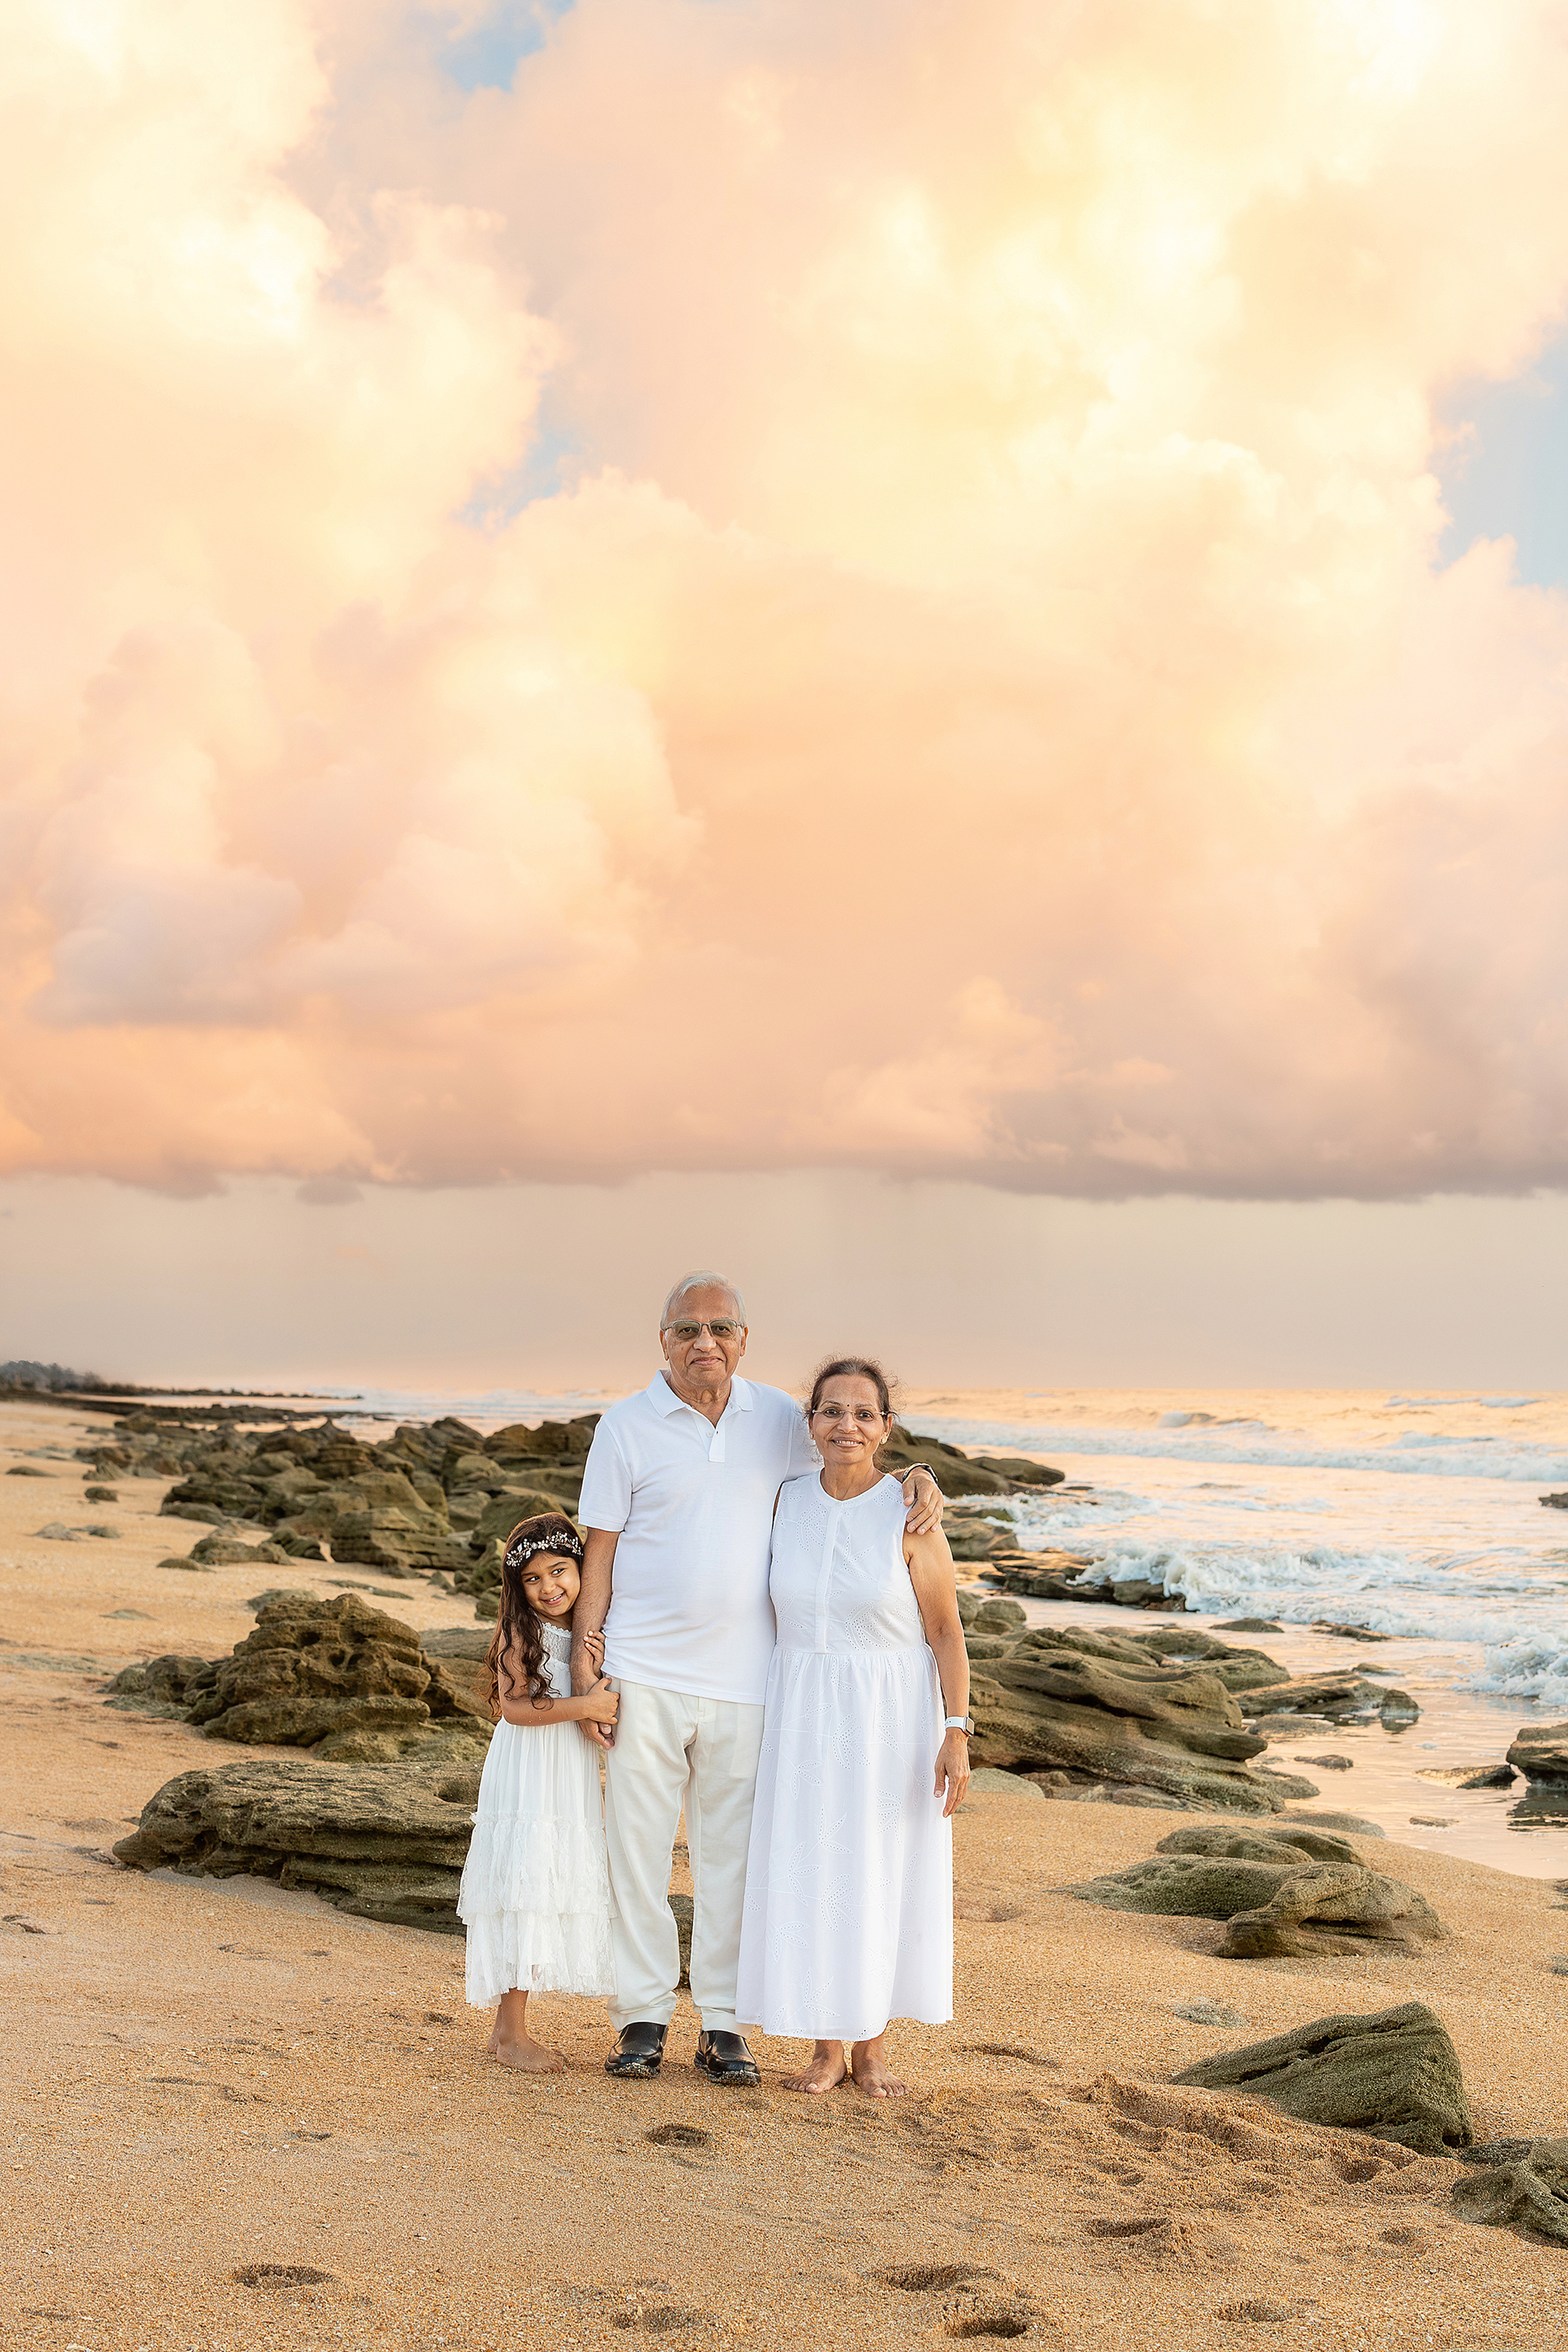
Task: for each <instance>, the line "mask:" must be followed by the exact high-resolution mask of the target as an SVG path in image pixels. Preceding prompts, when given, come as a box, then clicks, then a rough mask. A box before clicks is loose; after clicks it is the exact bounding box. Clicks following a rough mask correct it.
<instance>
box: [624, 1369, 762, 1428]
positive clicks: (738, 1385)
mask: <svg viewBox="0 0 1568 2352" xmlns="http://www.w3.org/2000/svg"><path fill="white" fill-rule="evenodd" d="M643 1393H644V1395H645V1396H646V1397H647V1399H648V1402H649V1403H650V1404H651V1405H652V1406H653V1411H654V1412H657V1413H663V1415H664V1418H665V1420H666V1421H667V1420H668V1419H669V1417H670V1415H671V1413H673V1412H680V1410H681V1407H682V1405H683V1404H685V1398H684V1397H678V1396H677V1395H676V1394H675V1391H674V1389H673V1388H672V1387H671V1386H670V1383H669V1381H667V1380H666V1379H665V1378H664V1373H663V1372H662V1371H659V1372H655V1373H654V1375H653V1379H652V1380H651V1381H649V1383H648V1385H647V1388H646V1389H645V1390H644V1391H643ZM729 1406H733V1408H734V1409H735V1411H736V1412H750V1411H751V1409H752V1388H751V1382H750V1381H743V1380H742V1379H741V1377H740V1374H739V1373H738V1372H737V1374H736V1375H735V1378H734V1379H733V1380H732V1381H731V1382H730V1384H729ZM729 1406H727V1407H726V1411H728V1410H729ZM686 1410H687V1412H695V1410H696V1407H695V1405H687V1406H686Z"/></svg>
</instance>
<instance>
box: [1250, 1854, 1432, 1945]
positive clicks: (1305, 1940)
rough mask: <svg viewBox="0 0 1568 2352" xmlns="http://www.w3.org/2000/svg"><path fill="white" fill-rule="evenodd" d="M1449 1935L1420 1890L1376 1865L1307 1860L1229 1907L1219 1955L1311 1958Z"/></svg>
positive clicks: (1423, 1940)
mask: <svg viewBox="0 0 1568 2352" xmlns="http://www.w3.org/2000/svg"><path fill="white" fill-rule="evenodd" d="M1447 1936H1448V1929H1447V1928H1446V1927H1444V1926H1443V1923H1442V1921H1441V1920H1440V1919H1439V1918H1438V1916H1437V1913H1436V1912H1435V1911H1434V1910H1433V1908H1432V1906H1431V1905H1430V1904H1429V1903H1428V1902H1427V1898H1426V1896H1425V1895H1418V1894H1417V1893H1416V1889H1415V1888H1414V1887H1413V1886H1405V1885H1401V1883H1400V1882H1399V1880H1398V1879H1396V1878H1385V1876H1384V1875H1383V1874H1382V1872H1381V1871H1376V1870H1366V1869H1364V1868H1362V1867H1361V1866H1360V1865H1359V1864H1346V1863H1307V1864H1304V1865H1303V1867H1302V1868H1301V1869H1300V1870H1295V1871H1291V1873H1290V1874H1288V1875H1287V1876H1286V1877H1285V1878H1283V1879H1282V1880H1281V1883H1280V1885H1278V1886H1277V1887H1276V1888H1275V1889H1274V1891H1273V1893H1272V1894H1271V1895H1269V1896H1268V1898H1267V1899H1266V1900H1265V1901H1263V1902H1260V1903H1258V1904H1255V1905H1254V1906H1252V1907H1251V1908H1250V1909H1249V1910H1244V1911H1235V1912H1232V1914H1231V1916H1230V1924H1229V1927H1228V1930H1227V1932H1226V1937H1225V1940H1224V1942H1223V1943H1222V1944H1220V1945H1218V1947H1217V1948H1216V1954H1215V1957H1216V1958H1218V1959H1222V1960H1258V1959H1283V1960H1308V1959H1316V1958H1318V1957H1319V1956H1320V1955H1321V1954H1322V1953H1325V1952H1361V1951H1364V1950H1365V1949H1366V1948H1367V1947H1368V1946H1369V1945H1376V1946H1377V1947H1378V1948H1380V1949H1383V1950H1393V1951H1399V1952H1415V1951H1416V1950H1417V1949H1418V1948H1419V1947H1420V1945H1421V1944H1423V1943H1441V1942H1443V1941H1444V1940H1445V1939H1446V1937H1447Z"/></svg>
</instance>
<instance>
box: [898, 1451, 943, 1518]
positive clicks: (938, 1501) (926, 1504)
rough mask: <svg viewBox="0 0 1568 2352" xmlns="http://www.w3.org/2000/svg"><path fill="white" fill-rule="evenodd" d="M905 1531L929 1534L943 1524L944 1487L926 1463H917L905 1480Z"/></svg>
mask: <svg viewBox="0 0 1568 2352" xmlns="http://www.w3.org/2000/svg"><path fill="white" fill-rule="evenodd" d="M941 1524H942V1489H941V1487H940V1486H938V1485H937V1484H936V1479H935V1478H934V1477H933V1476H932V1475H931V1473H930V1471H929V1470H927V1469H926V1468H925V1465H924V1464H921V1463H917V1464H916V1465H915V1468H914V1469H913V1470H912V1471H911V1472H910V1473H909V1475H908V1476H907V1477H906V1478H905V1479H904V1528H905V1531H906V1532H907V1533H908V1534H910V1535H912V1536H928V1535H929V1534H930V1533H931V1531H932V1529H933V1528H939V1527H940V1526H941Z"/></svg>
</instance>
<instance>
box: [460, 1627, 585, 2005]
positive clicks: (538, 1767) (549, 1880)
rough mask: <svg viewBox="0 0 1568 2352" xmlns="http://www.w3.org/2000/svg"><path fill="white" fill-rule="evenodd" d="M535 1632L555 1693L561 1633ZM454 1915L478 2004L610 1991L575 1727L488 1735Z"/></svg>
mask: <svg viewBox="0 0 1568 2352" xmlns="http://www.w3.org/2000/svg"><path fill="white" fill-rule="evenodd" d="M543 1630H544V1645H545V1665H546V1671H547V1673H548V1675H549V1686H550V1688H551V1690H552V1691H554V1692H555V1693H556V1695H557V1696H559V1697H561V1698H565V1697H567V1696H570V1691H571V1670H570V1659H571V1636H570V1633H564V1632H562V1631H560V1630H559V1629H558V1628H557V1627H556V1626H554V1625H546V1626H545V1627H544V1629H543ZM457 1916H458V1917H459V1918H460V1919H461V1920H462V1922H463V1924H464V1926H465V1927H466V1929H467V1930H468V1966H467V1979H468V1999H469V2000H470V2002H471V2003H472V2004H473V2006H474V2007H475V2008H476V2009H488V2008H490V2007H492V2006H493V2005H494V2003H495V2002H497V2001H498V2000H500V1998H501V1995H502V1994H503V1993H504V1992H579V1993H595V1992H613V1991H614V1990H615V1969H614V1964H613V1962H612V1958H611V1951H610V1874H609V1870H608V1867H607V1865H606V1863H605V1858H604V1807H603V1802H602V1800H601V1796H600V1792H599V1757H598V1754H597V1752H596V1750H595V1749H593V1748H591V1747H590V1746H589V1743H588V1741H587V1740H586V1739H585V1738H583V1736H582V1734H581V1732H580V1730H579V1729H578V1727H577V1725H576V1724H575V1723H542V1724H517V1723H498V1724H497V1726H496V1728H495V1730H494V1731H493V1732H492V1733H491V1735H490V1750H489V1754H488V1755H487V1756H486V1759H485V1770H484V1773H483V1775H482V1777H481V1779H480V1782H479V1810H478V1811H477V1812H476V1814H475V1816H474V1836H473V1839H472V1842H471V1843H470V1844H469V1848H468V1859H467V1861H466V1863H465V1864H464V1867H463V1885H462V1887H461V1889H460V1890H459V1893H458V1896H457Z"/></svg>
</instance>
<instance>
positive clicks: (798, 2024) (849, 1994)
mask: <svg viewBox="0 0 1568 2352" xmlns="http://www.w3.org/2000/svg"><path fill="white" fill-rule="evenodd" d="M769 1591H771V1593H772V1596H773V1607H774V1611H775V1613H776V1615H777V1617H778V1620H779V1645H778V1647H777V1649H776V1650H775V1651H774V1653H773V1663H772V1665H771V1667H770V1668H769V1671H768V1698H767V1714H766V1716H765V1717H764V1721H763V1730H762V1755H761V1760H760V1762H759V1764H758V1772H757V1806H756V1811H754V1813H753V1815H752V1821H751V1848H750V1853H749V1857H748V1860H747V1872H746V1914H745V1919H744V1922H743V1925H742V1927H741V1936H740V1976H739V1983H738V1988H737V2000H736V2010H737V2016H739V2017H740V2018H741V2019H742V2020H744V2021H746V2022H747V2023H748V2024H754V2025H760V2026H761V2028H762V2030H763V2032H765V2033H793V2034H809V2035H810V2036H811V2038H812V2039H813V2040H821V2041H843V2042H865V2041H870V2040H871V2039H872V2038H873V2036H874V2035H876V2034H878V2033H880V2032H882V2030H883V2026H884V2025H886V2023H887V2022H888V2021H889V2019H890V2018H894V2017H910V2018H916V2019H918V2020H919V2021H921V2022H922V2023H923V2024H926V2025H941V2024H945V2023H946V2021H947V2020H948V2019H949V2018H950V2017H951V2016H952V2014H953V1825H952V1823H951V1822H946V1821H944V1820H943V1818H942V1800H941V1798H940V1797H938V1796H936V1795H935V1794H934V1785H935V1776H936V1752H937V1749H938V1748H940V1747H941V1745H942V1686H941V1682H940V1680H939V1678H938V1675H937V1672H936V1659H935V1658H934V1657H933V1656H932V1654H931V1652H930V1649H929V1648H928V1646H927V1644H926V1641H925V1633H924V1632H923V1631H922V1629H921V1623H920V1611H919V1609H918V1607H917V1606H916V1603H915V1590H914V1587H913V1586H912V1585H911V1583H910V1580H909V1570H908V1568H907V1566H906V1565H905V1562H904V1496H903V1494H902V1492H901V1490H900V1487H899V1485H898V1481H897V1480H896V1479H895V1478H883V1480H882V1481H881V1482H880V1484H879V1485H877V1486H873V1487H872V1488H871V1489H870V1491H869V1492H868V1493H867V1494H864V1495H859V1496H856V1497H855V1498H854V1500H853V1501H852V1502H848V1503H835V1502H834V1501H833V1500H832V1499H831V1496H828V1495H826V1494H825V1493H824V1492H823V1489H822V1484H821V1478H820V1477H819V1476H818V1475H817V1474H816V1473H815V1472H812V1473H810V1475H807V1476H805V1477H801V1478H792V1479H791V1480H790V1481H789V1484H788V1485H787V1486H785V1487H784V1488H783V1490H782V1492H781V1493H780V1495H779V1510H778V1515H777V1517H776V1518H775V1520H774V1523H773V1565H772V1570H771V1574H770V1578H769Z"/></svg>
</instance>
